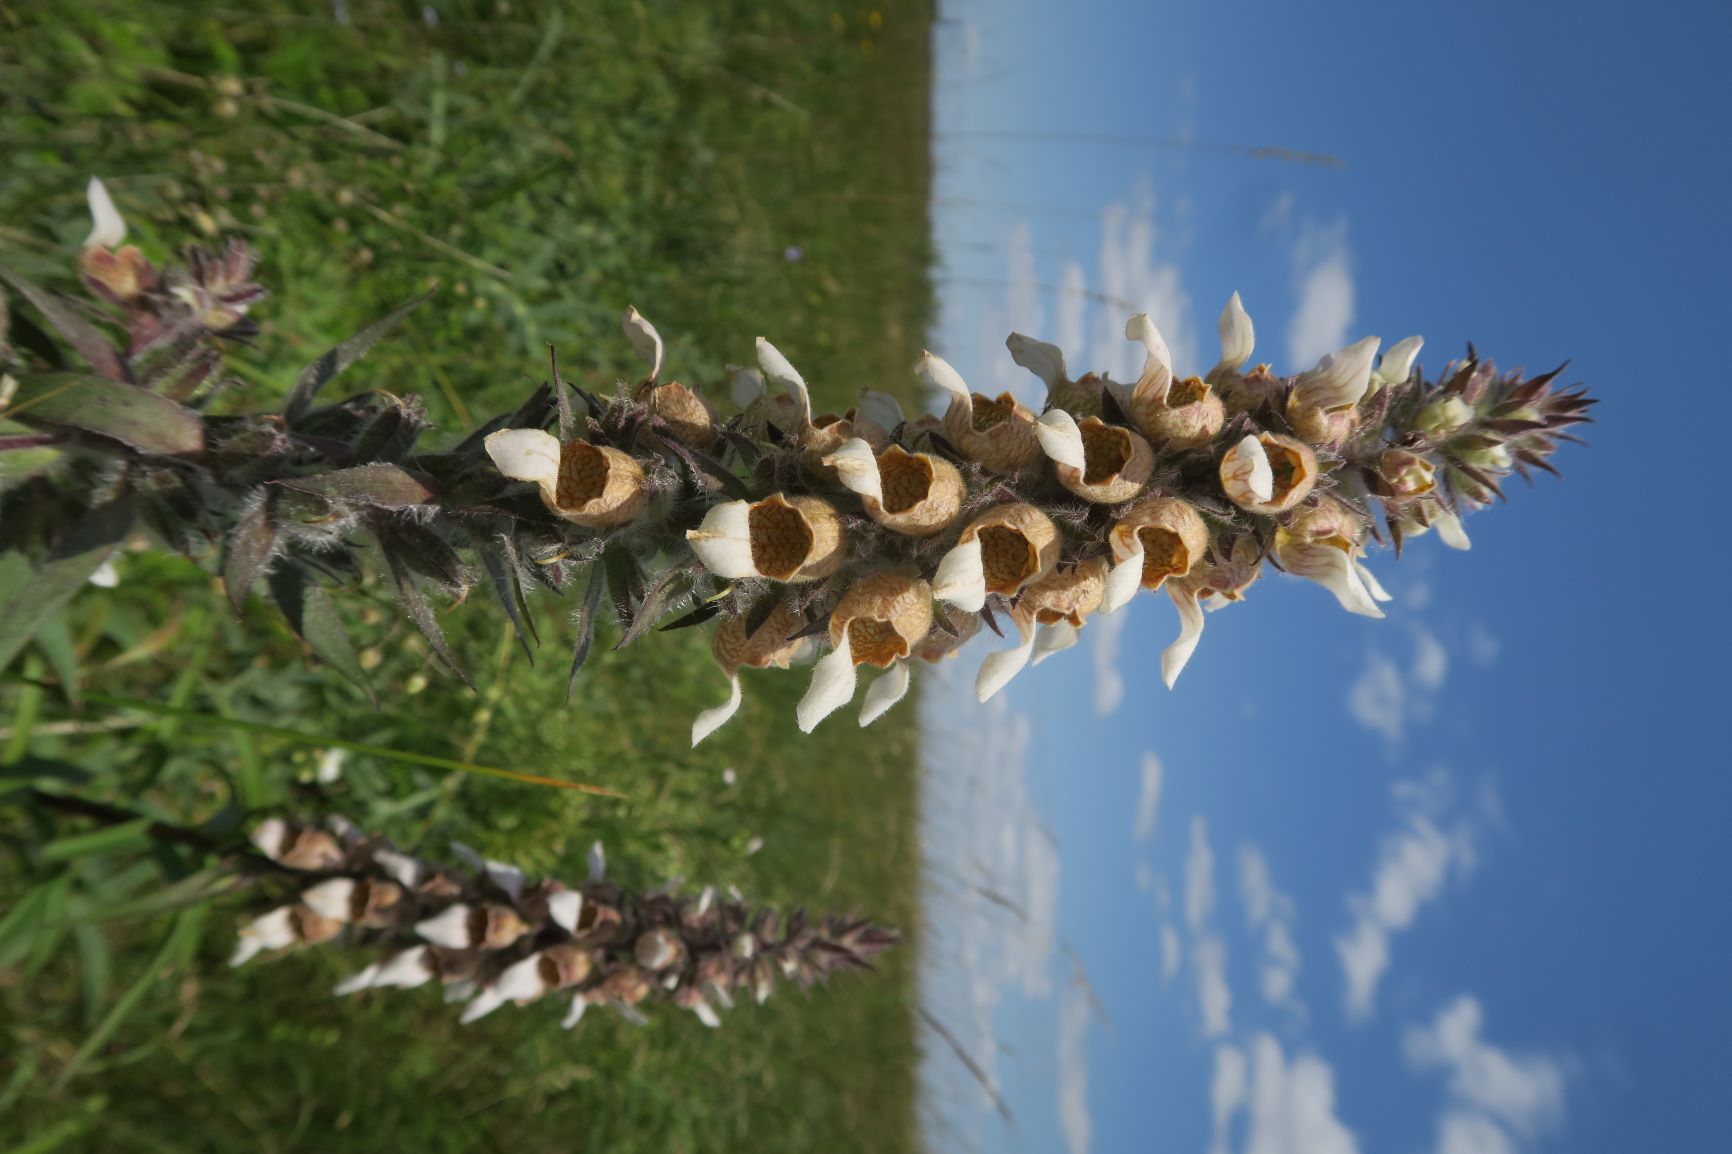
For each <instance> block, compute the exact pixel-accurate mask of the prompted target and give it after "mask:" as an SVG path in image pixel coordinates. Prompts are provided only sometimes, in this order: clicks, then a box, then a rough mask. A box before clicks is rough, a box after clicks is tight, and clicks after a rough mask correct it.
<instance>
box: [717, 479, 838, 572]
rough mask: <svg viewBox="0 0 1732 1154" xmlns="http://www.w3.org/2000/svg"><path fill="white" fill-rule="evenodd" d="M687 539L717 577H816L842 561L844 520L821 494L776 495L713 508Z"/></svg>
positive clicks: (723, 504) (829, 570)
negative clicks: (814, 495)
mask: <svg viewBox="0 0 1732 1154" xmlns="http://www.w3.org/2000/svg"><path fill="white" fill-rule="evenodd" d="M686 541H687V542H688V543H689V544H690V545H691V547H692V551H693V552H694V553H696V554H697V555H698V559H699V560H700V561H702V562H703V563H704V567H705V568H706V569H708V570H709V571H710V572H711V573H714V574H715V575H716V576H718V577H722V578H726V579H727V580H731V581H732V580H739V579H741V578H746V577H767V578H769V579H770V580H772V581H790V582H793V581H814V580H817V579H818V578H821V577H828V576H829V575H830V574H832V573H834V572H835V571H836V570H837V569H838V568H839V567H840V566H841V564H842V559H843V556H844V553H845V552H846V550H845V542H844V540H843V536H842V520H841V518H840V517H838V516H837V515H836V510H834V509H832V508H831V507H830V505H829V503H828V502H826V501H825V500H823V499H822V498H820V497H807V496H795V497H792V498H790V497H787V496H784V495H783V494H781V493H774V494H771V495H770V496H768V497H766V498H764V499H763V500H762V501H727V502H723V503H722V504H720V505H715V506H713V507H711V509H710V511H709V512H708V513H706V514H705V515H704V519H703V523H702V524H700V525H699V526H698V527H697V528H696V529H690V530H687V532H686Z"/></svg>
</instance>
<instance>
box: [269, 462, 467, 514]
mask: <svg viewBox="0 0 1732 1154" xmlns="http://www.w3.org/2000/svg"><path fill="white" fill-rule="evenodd" d="M274 483H275V484H278V485H282V486H283V487H284V488H288V489H294V490H296V491H297V492H301V493H311V494H313V495H314V496H316V497H324V498H327V499H329V500H332V501H360V502H363V503H364V504H368V505H376V506H378V507H379V508H381V509H406V508H408V507H409V506H411V505H425V504H426V503H427V502H429V501H431V500H432V499H433V490H432V489H429V488H428V487H427V486H426V485H425V484H423V483H422V482H421V481H420V480H419V479H418V478H417V477H416V476H415V475H414V474H413V473H411V472H409V471H408V470H407V469H404V468H401V467H399V466H397V465H359V466H357V467H355V468H353V469H333V470H331V471H330V472H328V473H316V474H313V475H312V476H308V477H289V478H285V479H283V480H281V481H277V482H274Z"/></svg>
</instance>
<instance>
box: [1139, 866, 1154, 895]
mask: <svg viewBox="0 0 1732 1154" xmlns="http://www.w3.org/2000/svg"><path fill="white" fill-rule="evenodd" d="M1154 888H1155V871H1154V870H1152V869H1150V868H1149V863H1148V862H1144V861H1140V862H1138V863H1137V889H1139V890H1141V891H1142V892H1143V893H1148V892H1149V891H1150V890H1152V889H1154Z"/></svg>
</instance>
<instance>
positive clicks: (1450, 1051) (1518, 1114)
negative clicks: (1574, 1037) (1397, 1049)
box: [1402, 994, 1565, 1149]
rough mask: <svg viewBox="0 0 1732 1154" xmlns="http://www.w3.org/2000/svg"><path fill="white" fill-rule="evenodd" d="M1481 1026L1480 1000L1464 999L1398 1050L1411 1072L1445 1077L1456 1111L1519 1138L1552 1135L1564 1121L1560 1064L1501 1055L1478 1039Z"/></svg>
mask: <svg viewBox="0 0 1732 1154" xmlns="http://www.w3.org/2000/svg"><path fill="white" fill-rule="evenodd" d="M1484 1024H1485V1014H1484V1011H1483V1010H1482V1009H1481V1007H1480V1004H1479V1000H1478V999H1477V998H1474V997H1471V996H1469V995H1466V994H1463V995H1460V996H1458V997H1457V998H1456V999H1455V1000H1454V1001H1453V1002H1451V1003H1450V1004H1449V1005H1447V1006H1445V1007H1444V1008H1443V1009H1441V1010H1439V1011H1438V1014H1437V1017H1436V1019H1435V1020H1433V1022H1432V1024H1431V1025H1430V1026H1410V1027H1409V1028H1408V1030H1407V1032H1406V1034H1405V1035H1404V1036H1403V1038H1402V1050H1403V1052H1404V1053H1405V1054H1406V1056H1407V1061H1408V1064H1409V1065H1411V1066H1412V1067H1413V1068H1414V1069H1416V1070H1443V1071H1445V1072H1447V1073H1448V1075H1449V1082H1448V1092H1449V1096H1450V1098H1451V1102H1452V1107H1453V1108H1455V1109H1457V1110H1458V1111H1460V1110H1471V1111H1473V1112H1476V1113H1477V1114H1479V1115H1482V1116H1483V1117H1485V1118H1490V1119H1495V1120H1496V1121H1497V1122H1498V1123H1500V1124H1502V1125H1503V1126H1504V1127H1506V1128H1508V1129H1509V1130H1510V1131H1511V1132H1513V1133H1514V1134H1516V1135H1518V1136H1520V1137H1523V1138H1534V1137H1536V1136H1538V1135H1539V1134H1541V1133H1544V1132H1546V1131H1550V1130H1555V1129H1556V1128H1557V1127H1558V1126H1559V1125H1561V1124H1562V1122H1563V1117H1564V1082H1565V1078H1564V1069H1563V1065H1562V1063H1561V1062H1559V1061H1558V1059H1556V1058H1554V1057H1552V1056H1551V1055H1549V1054H1542V1053H1527V1054H1512V1053H1511V1052H1509V1051H1507V1050H1504V1049H1501V1048H1499V1047H1498V1046H1495V1045H1493V1044H1492V1043H1490V1042H1487V1041H1486V1040H1485V1039H1484V1038H1483V1037H1482V1036H1481V1032H1482V1030H1483V1028H1484ZM1445 1120H1446V1121H1447V1116H1446V1119H1445ZM1480 1129H1482V1130H1483V1127H1481V1128H1480ZM1440 1145H1442V1143H1441V1142H1440ZM1468 1148H1470V1149H1471V1147H1468Z"/></svg>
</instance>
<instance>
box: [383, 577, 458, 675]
mask: <svg viewBox="0 0 1732 1154" xmlns="http://www.w3.org/2000/svg"><path fill="white" fill-rule="evenodd" d="M385 563H386V565H387V566H388V567H389V568H390V570H391V577H392V579H393V580H394V581H396V583H397V600H398V601H399V602H401V603H402V605H403V609H404V611H405V612H407V613H408V614H409V619H410V620H412V621H413V622H415V627H416V628H417V629H419V630H421V636H423V637H425V638H426V639H427V644H429V645H431V646H432V647H433V652H435V653H437V654H438V655H439V659H440V660H441V661H443V662H445V664H446V665H447V666H449V667H450V668H451V672H453V673H455V674H456V675H457V679H458V680H459V681H461V682H463V684H465V685H467V686H469V688H471V689H474V688H475V683H474V682H472V681H470V680H469V675H468V674H467V673H465V672H463V666H461V665H459V664H458V663H457V655H456V654H455V653H453V652H451V646H450V645H448V644H446V641H445V631H444V630H443V629H441V628H440V627H439V617H438V615H437V614H436V613H434V612H433V606H432V605H430V604H428V601H427V595H426V594H425V593H422V592H421V587H420V586H419V585H417V584H415V574H414V573H413V572H411V571H410V569H409V566H408V565H407V564H406V563H405V562H404V561H403V560H402V559H401V558H399V557H398V556H397V555H396V554H394V553H392V552H391V551H390V550H386V551H385Z"/></svg>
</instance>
